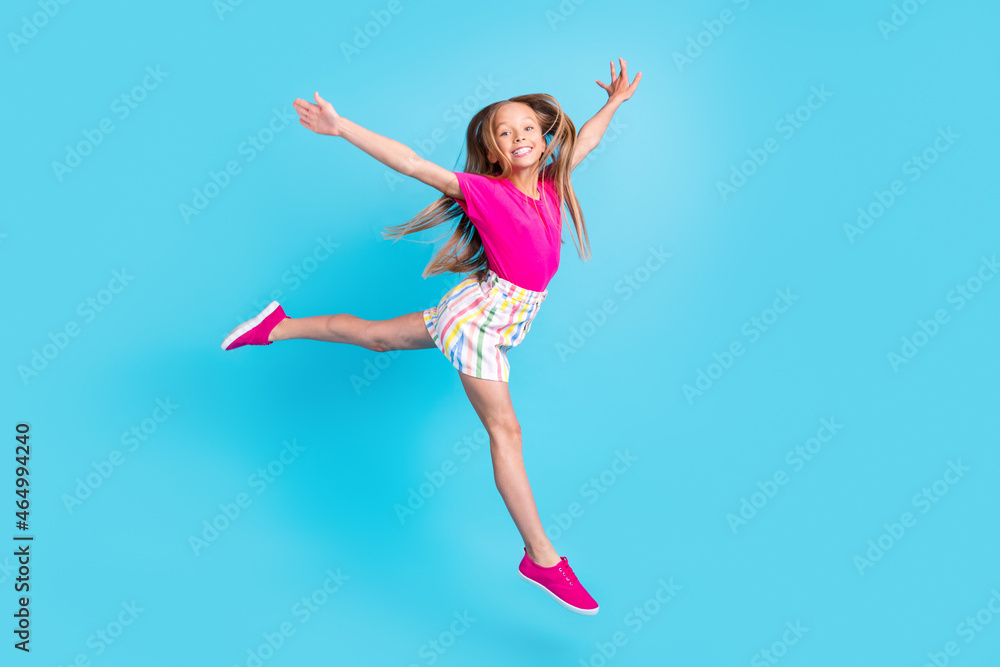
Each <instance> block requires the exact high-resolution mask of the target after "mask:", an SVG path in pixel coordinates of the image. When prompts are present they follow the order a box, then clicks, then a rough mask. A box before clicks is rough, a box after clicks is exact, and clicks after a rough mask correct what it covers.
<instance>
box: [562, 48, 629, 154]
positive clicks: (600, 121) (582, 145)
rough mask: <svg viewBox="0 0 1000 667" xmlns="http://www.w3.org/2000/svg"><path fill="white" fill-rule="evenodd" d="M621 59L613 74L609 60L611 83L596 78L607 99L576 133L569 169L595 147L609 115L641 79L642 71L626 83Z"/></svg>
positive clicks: (599, 141) (612, 67)
mask: <svg viewBox="0 0 1000 667" xmlns="http://www.w3.org/2000/svg"><path fill="white" fill-rule="evenodd" d="M618 60H619V61H621V74H620V75H618V76H616V75H615V63H614V61H612V62H611V85H607V86H606V85H604V84H603V83H601V81H600V79H598V80H597V85H599V86H600V87H601V88H603V89H604V90H606V91H608V101H607V102H605V104H604V106H603V107H601V110H600V111H598V112H597V113H596V114H594V117H593V118H591V119H590V120H588V121H587V122H586V123H584V124H583V127H581V128H580V131H579V132H577V134H576V144H575V145H574V148H573V161H572V162H571V163H570V170H573V169H576V167H577V165H579V164H580V163H581V162H583V160H584V158H586V157H587V154H588V153H590V151H592V150H594V149H595V148H597V145H598V144H599V143H601V138H602V137H603V136H604V133H605V132H606V131H607V129H608V125H609V124H610V123H611V117H612V116H614V115H615V111H617V110H618V107H619V106H621V103H622V102H624V101H625V100H627V99H629V98H630V97H632V93H633V92H635V88H636V86H638V85H639V80H640V79H642V72H639V73H638V74H636V76H635V80H634V81H633V82H632V85H629V83H628V72H627V70H626V69H625V59H624V58H619V59H618Z"/></svg>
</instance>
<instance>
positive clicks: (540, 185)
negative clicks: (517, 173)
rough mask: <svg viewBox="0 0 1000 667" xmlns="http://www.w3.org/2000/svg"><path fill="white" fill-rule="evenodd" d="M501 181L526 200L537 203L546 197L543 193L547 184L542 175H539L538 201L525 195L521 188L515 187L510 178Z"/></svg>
mask: <svg viewBox="0 0 1000 667" xmlns="http://www.w3.org/2000/svg"><path fill="white" fill-rule="evenodd" d="M501 180H503V182H504V183H506V184H507V185H509V186H510V187H511V188H512V189H514V190H516V191H517V192H520V193H521V195H522V196H523V197H524V198H525V199H528V200H530V201H536V202H537V201H541V200H542V197H543V196H544V195H543V193H542V188H543V187H545V182H544V181H543V180H542V177H541V174H539V176H538V198H537V199H536V198H535V197H531V196H529V195H527V194H525V193H524V191H522V190H521V188H519V187H517V186H516V185H514V184H513V183H511V182H510V179H509V178H504V179H501Z"/></svg>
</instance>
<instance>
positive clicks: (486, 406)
mask: <svg viewBox="0 0 1000 667" xmlns="http://www.w3.org/2000/svg"><path fill="white" fill-rule="evenodd" d="M459 377H461V378H462V385H463V386H464V387H465V393H466V394H467V395H468V397H469V400H470V401H471V402H472V407H473V408H475V410H476V414H478V415H479V419H480V420H481V421H482V422H483V426H484V427H485V428H486V432H487V433H489V435H490V455H491V456H492V458H493V479H494V481H496V485H497V490H498V491H500V496H501V497H502V498H503V501H504V504H505V505H507V511H508V512H510V516H511V518H513V519H514V524H515V525H516V526H517V529H518V531H519V532H520V533H521V538H522V539H523V540H524V546H525V549H527V551H528V555H529V556H530V557H531V559H532V560H533V561H535V562H536V563H538V564H539V565H541V566H542V567H552V566H553V565H556V564H557V563H559V555H558V553H556V550H555V548H553V546H552V543H551V542H549V538H548V537H547V536H546V535H545V530H544V529H543V528H542V521H541V519H539V517H538V509H537V508H536V507H535V499H534V497H533V496H532V494H531V485H530V484H528V474H527V472H525V470H524V459H523V458H522V457H521V425H520V424H519V423H518V421H517V417H516V416H515V415H514V406H513V405H512V404H511V401H510V391H509V390H508V387H507V383H506V382H499V381H496V380H485V379H482V378H477V377H472V376H471V375H466V374H465V373H461V372H459Z"/></svg>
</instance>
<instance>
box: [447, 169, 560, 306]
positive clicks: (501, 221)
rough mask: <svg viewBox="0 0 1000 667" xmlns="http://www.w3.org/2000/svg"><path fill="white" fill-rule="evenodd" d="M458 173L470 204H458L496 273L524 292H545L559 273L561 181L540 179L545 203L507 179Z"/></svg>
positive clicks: (464, 202) (459, 182) (539, 189)
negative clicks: (476, 233) (558, 185)
mask: <svg viewBox="0 0 1000 667" xmlns="http://www.w3.org/2000/svg"><path fill="white" fill-rule="evenodd" d="M452 173H454V174H455V176H456V177H457V178H458V184H459V186H460V187H461V189H462V194H463V195H465V200H464V201H463V200H461V199H456V200H455V201H457V202H458V204H459V206H461V207H462V210H463V211H465V214H466V215H468V216H469V219H470V220H471V221H472V224H473V226H474V227H475V228H476V231H477V232H479V238H480V239H482V242H483V251H484V252H485V253H486V259H487V262H488V263H489V266H490V268H491V269H493V271H494V272H496V274H497V275H498V276H500V277H501V278H503V279H504V280H509V281H510V282H512V283H514V284H515V285H517V286H518V287H523V288H524V289H527V290H532V291H536V292H541V291H542V290H544V289H545V288H546V287H547V286H548V284H549V281H550V280H551V279H552V276H554V275H555V273H556V269H558V268H559V251H560V249H561V244H562V210H561V206H560V205H559V203H558V197H557V193H556V188H555V181H554V180H553V179H551V178H546V179H544V180H543V179H542V174H539V184H538V191H539V194H540V195H541V198H540V199H537V200H535V199H532V198H531V197H529V196H528V195H526V194H524V193H523V192H521V191H520V190H518V189H517V187H516V186H515V185H514V184H513V183H511V182H510V181H509V180H507V179H503V180H500V179H496V178H490V177H489V176H481V175H479V174H470V173H466V172H462V171H456V172H452ZM535 207H537V208H538V212H537V213H536V212H535ZM539 215H541V218H539Z"/></svg>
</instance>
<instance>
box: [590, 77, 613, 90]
mask: <svg viewBox="0 0 1000 667" xmlns="http://www.w3.org/2000/svg"><path fill="white" fill-rule="evenodd" d="M594 80H595V81H597V85H598V86H600V87H601V88H603V89H604V90H607V91H608V92H611V89H610V88H609V87H608V86H605V85H604V82H602V81H601V80H600V79H594Z"/></svg>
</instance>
